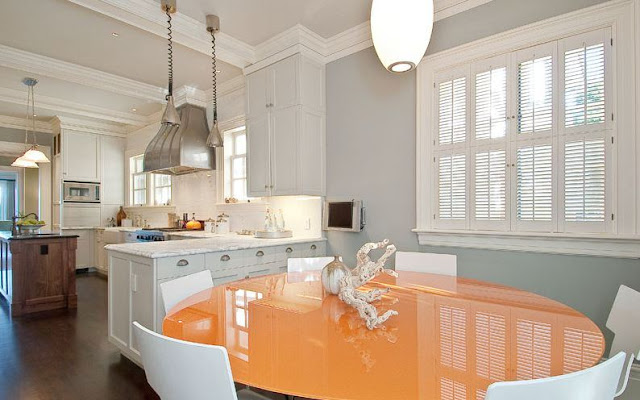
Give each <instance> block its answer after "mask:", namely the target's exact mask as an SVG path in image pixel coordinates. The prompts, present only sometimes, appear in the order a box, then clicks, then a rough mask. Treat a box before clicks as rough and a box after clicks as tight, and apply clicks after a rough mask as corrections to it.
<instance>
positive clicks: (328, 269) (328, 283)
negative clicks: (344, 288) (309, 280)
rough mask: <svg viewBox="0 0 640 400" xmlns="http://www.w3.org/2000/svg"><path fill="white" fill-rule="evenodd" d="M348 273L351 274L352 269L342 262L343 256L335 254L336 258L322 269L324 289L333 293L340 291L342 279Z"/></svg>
mask: <svg viewBox="0 0 640 400" xmlns="http://www.w3.org/2000/svg"><path fill="white" fill-rule="evenodd" d="M347 275H351V271H350V270H349V268H348V267H347V266H346V264H345V263H343V262H342V257H340V256H335V258H334V260H333V261H331V262H330V263H329V264H327V265H326V266H325V267H324V268H323V269H322V276H321V278H322V286H324V290H326V291H327V292H328V293H331V294H335V295H337V294H339V293H340V281H341V280H342V278H344V277H345V276H347Z"/></svg>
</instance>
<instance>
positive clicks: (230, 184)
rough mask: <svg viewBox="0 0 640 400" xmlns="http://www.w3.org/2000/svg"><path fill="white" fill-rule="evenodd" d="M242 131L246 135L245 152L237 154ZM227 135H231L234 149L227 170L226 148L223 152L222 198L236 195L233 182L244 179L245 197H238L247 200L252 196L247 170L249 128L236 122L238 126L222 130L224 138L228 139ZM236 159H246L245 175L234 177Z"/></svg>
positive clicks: (241, 200) (240, 199) (243, 200)
mask: <svg viewBox="0 0 640 400" xmlns="http://www.w3.org/2000/svg"><path fill="white" fill-rule="evenodd" d="M241 132H244V133H243V135H244V137H245V152H244V154H236V148H235V147H236V146H235V145H236V138H237V136H239V135H240V134H241ZM227 135H230V136H231V139H230V142H231V146H232V150H231V155H230V156H229V166H228V168H229V171H227V165H226V161H227V158H226V156H225V155H224V150H223V151H222V152H221V153H222V174H221V177H222V179H221V180H222V198H223V199H224V198H227V197H235V196H234V195H235V194H234V193H233V183H234V181H244V184H245V194H246V195H245V197H244V198H238V197H236V198H237V199H238V200H239V201H240V202H246V201H247V200H248V199H250V197H249V196H248V190H249V186H248V176H247V175H248V171H247V156H248V149H247V147H246V146H247V145H248V142H247V141H246V138H247V128H246V125H245V124H244V123H241V124H236V126H233V127H229V128H228V129H224V130H222V137H223V140H225V139H226V137H227ZM225 147H226V145H225ZM236 159H244V165H245V174H244V177H240V178H237V177H234V176H233V161H234V160H236ZM227 172H228V173H229V182H227ZM227 184H228V187H229V189H228V190H229V192H228V193H227Z"/></svg>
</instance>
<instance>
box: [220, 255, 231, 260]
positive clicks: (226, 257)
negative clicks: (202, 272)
mask: <svg viewBox="0 0 640 400" xmlns="http://www.w3.org/2000/svg"><path fill="white" fill-rule="evenodd" d="M229 260H231V257H229V255H228V254H225V255H223V256H222V257H220V261H229Z"/></svg>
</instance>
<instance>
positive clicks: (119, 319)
mask: <svg viewBox="0 0 640 400" xmlns="http://www.w3.org/2000/svg"><path fill="white" fill-rule="evenodd" d="M111 262H112V265H111V266H112V268H111V270H110V271H109V280H108V285H109V338H110V339H111V341H112V342H115V343H117V344H118V345H119V346H121V347H122V348H125V349H127V348H129V333H130V332H131V322H130V321H131V319H130V314H129V299H130V297H131V289H130V287H131V285H130V279H131V271H130V269H129V267H130V265H129V260H127V259H124V258H119V257H111Z"/></svg>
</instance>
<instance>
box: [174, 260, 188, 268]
mask: <svg viewBox="0 0 640 400" xmlns="http://www.w3.org/2000/svg"><path fill="white" fill-rule="evenodd" d="M176 265H177V266H178V267H186V266H187V265H189V261H187V260H185V259H182V260H180V261H178V262H177V263H176Z"/></svg>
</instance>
